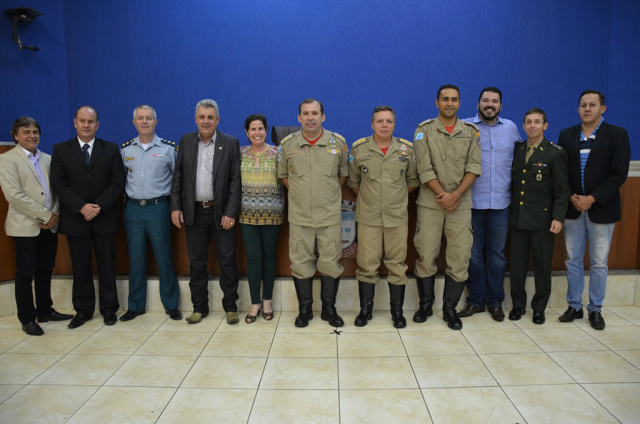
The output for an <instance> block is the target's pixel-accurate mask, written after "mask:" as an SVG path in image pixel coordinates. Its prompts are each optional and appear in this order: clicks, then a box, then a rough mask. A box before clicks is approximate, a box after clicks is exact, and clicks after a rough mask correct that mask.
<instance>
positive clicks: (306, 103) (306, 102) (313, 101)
mask: <svg viewBox="0 0 640 424" xmlns="http://www.w3.org/2000/svg"><path fill="white" fill-rule="evenodd" d="M311 103H318V104H319V105H320V113H321V114H323V115H324V106H322V102H320V100H316V99H314V98H313V97H309V98H308V99H304V100H303V101H302V103H300V106H298V115H300V114H302V105H310V104H311Z"/></svg>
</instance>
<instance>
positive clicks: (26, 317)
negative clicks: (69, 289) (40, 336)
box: [12, 230, 58, 324]
mask: <svg viewBox="0 0 640 424" xmlns="http://www.w3.org/2000/svg"><path fill="white" fill-rule="evenodd" d="M12 238H13V241H14V242H15V248H16V276H15V279H16V282H15V289H16V306H17V308H18V319H19V320H20V322H21V323H22V324H26V323H29V322H34V321H35V320H36V316H38V317H42V316H45V315H49V314H50V313H51V310H52V308H51V307H52V305H53V301H52V300H51V272H52V270H53V267H54V266H55V264H56V251H57V249H58V235H57V234H56V233H52V232H51V231H50V230H40V234H39V235H37V236H35V237H12ZM31 281H33V283H34V284H33V288H32V287H31ZM34 291H35V294H36V305H35V306H34V305H33V293H34Z"/></svg>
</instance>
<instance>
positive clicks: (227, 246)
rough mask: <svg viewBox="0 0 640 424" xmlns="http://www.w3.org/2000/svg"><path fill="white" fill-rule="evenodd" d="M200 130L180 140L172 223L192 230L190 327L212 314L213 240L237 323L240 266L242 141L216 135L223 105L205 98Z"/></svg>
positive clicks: (226, 303) (230, 315)
mask: <svg viewBox="0 0 640 424" xmlns="http://www.w3.org/2000/svg"><path fill="white" fill-rule="evenodd" d="M195 120H196V125H197V126H198V131H196V132H192V133H189V134H185V135H184V136H182V138H181V139H180V148H179V150H178V158H177V160H176V167H175V171H174V174H173V183H172V186H171V221H172V222H173V224H174V225H175V226H176V227H178V228H182V224H183V223H184V224H186V226H187V251H188V254H189V261H190V266H189V268H190V280H189V288H190V289H191V301H192V302H193V314H191V316H189V317H188V318H186V320H187V322H188V323H190V324H196V323H199V322H200V321H201V320H202V318H204V317H206V316H207V315H208V314H209V290H208V283H209V278H208V273H207V259H208V252H209V241H210V240H211V237H213V241H214V243H215V245H216V251H217V253H218V262H219V263H220V271H221V272H220V288H221V289H222V292H223V298H222V306H223V308H224V311H225V312H226V314H227V323H229V324H235V323H237V322H238V313H237V311H238V307H237V305H236V301H237V300H238V264H237V261H236V233H235V228H234V225H235V222H236V216H237V215H238V210H239V209H240V197H241V191H242V187H241V182H240V147H239V143H238V139H237V138H235V137H233V136H230V135H228V134H224V133H222V132H220V131H217V127H218V123H219V122H220V113H219V109H218V104H217V103H216V102H215V101H213V100H210V99H204V100H200V101H199V102H198V104H197V105H196V115H195Z"/></svg>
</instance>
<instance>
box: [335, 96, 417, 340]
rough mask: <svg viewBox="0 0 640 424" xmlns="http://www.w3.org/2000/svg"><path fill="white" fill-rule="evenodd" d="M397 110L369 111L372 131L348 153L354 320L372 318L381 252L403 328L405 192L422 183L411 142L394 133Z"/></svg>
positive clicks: (364, 321) (395, 320)
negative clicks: (356, 298) (353, 198)
mask: <svg viewBox="0 0 640 424" xmlns="http://www.w3.org/2000/svg"><path fill="white" fill-rule="evenodd" d="M395 123H396V115H395V112H394V111H393V109H391V108H390V107H389V106H378V107H377V108H375V109H374V110H373V115H372V117H371V127H372V128H373V135H372V136H370V137H365V138H361V139H360V140H358V141H356V142H355V143H353V147H352V149H351V156H350V157H349V181H348V183H347V184H348V185H349V187H351V188H352V189H353V191H354V192H355V193H356V194H357V195H358V200H357V204H356V221H357V222H358V239H359V241H360V243H359V245H358V266H359V268H358V269H357V271H356V276H357V277H358V292H359V295H360V314H359V315H358V316H357V317H356V320H355V325H356V326H358V327H364V326H365V325H367V321H368V320H370V319H371V318H372V310H373V297H374V295H375V287H376V286H375V284H376V283H377V282H378V279H379V277H378V268H379V267H380V260H381V259H382V257H383V256H382V255H383V254H384V264H385V266H386V267H387V270H388V271H389V276H388V277H387V281H388V284H389V295H390V300H391V301H390V305H391V318H392V319H393V326H394V327H396V328H404V327H406V326H407V321H406V320H405V318H404V316H403V315H402V305H403V304H404V291H405V286H406V284H407V276H406V271H407V265H406V264H405V263H404V260H405V258H406V256H407V231H408V226H407V221H408V214H407V202H408V198H409V196H408V193H409V192H410V191H412V190H414V189H415V188H416V187H418V186H419V185H420V180H419V178H418V171H417V168H416V163H415V156H414V154H413V144H412V143H411V142H410V141H407V140H404V139H402V138H397V137H393V129H394V127H395Z"/></svg>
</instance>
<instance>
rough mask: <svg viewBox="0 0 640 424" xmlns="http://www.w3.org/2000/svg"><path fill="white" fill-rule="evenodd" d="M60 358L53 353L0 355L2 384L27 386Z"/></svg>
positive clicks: (0, 379)
mask: <svg viewBox="0 0 640 424" xmlns="http://www.w3.org/2000/svg"><path fill="white" fill-rule="evenodd" d="M60 358H62V355H60V354H54V353H4V354H2V355H0V381H1V382H2V384H29V382H31V380H33V379H34V378H36V377H37V376H39V375H40V374H42V373H43V372H44V371H45V370H46V369H47V368H49V367H50V366H51V365H53V364H55V363H56V362H58V361H59V360H60Z"/></svg>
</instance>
